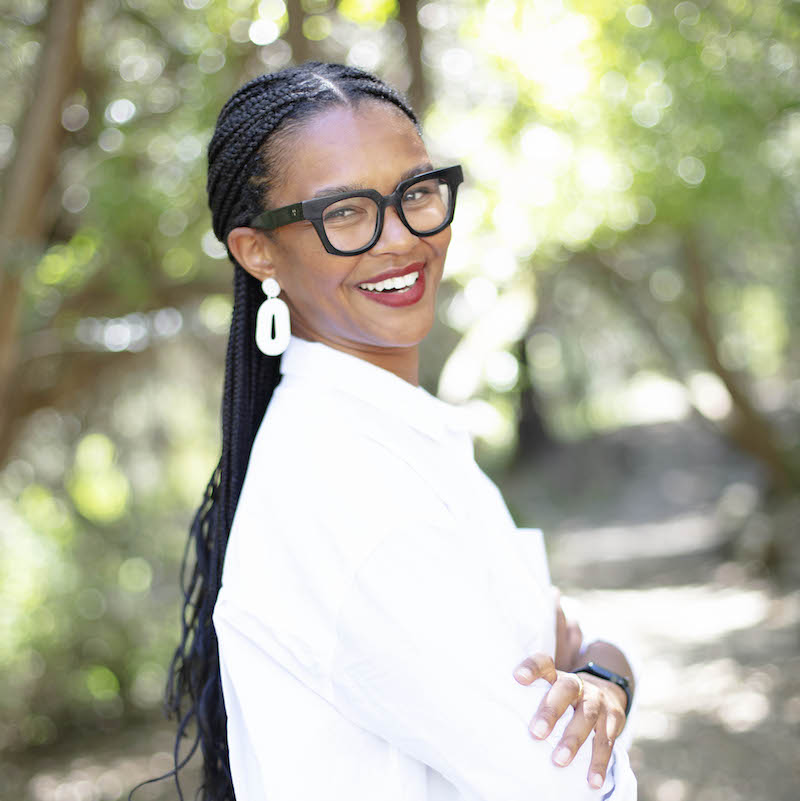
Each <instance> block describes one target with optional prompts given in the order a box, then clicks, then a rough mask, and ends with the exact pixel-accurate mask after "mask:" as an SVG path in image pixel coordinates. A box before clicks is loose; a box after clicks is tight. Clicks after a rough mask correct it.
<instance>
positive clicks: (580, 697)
mask: <svg viewBox="0 0 800 801" xmlns="http://www.w3.org/2000/svg"><path fill="white" fill-rule="evenodd" d="M573 675H574V676H575V678H576V679H577V680H578V681H579V682H580V683H581V686H580V689H579V690H578V697H577V698H576V699H575V702H574V703H573V706H574V707H576V708H577V706H578V704H579V703H580V702H581V701H583V688H584V683H583V679H582V678H581V677H580V676H579V675H578V674H577V673H574V674H573Z"/></svg>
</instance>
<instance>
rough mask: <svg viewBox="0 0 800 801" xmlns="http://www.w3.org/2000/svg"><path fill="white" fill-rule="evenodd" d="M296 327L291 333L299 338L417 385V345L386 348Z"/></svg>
mask: <svg viewBox="0 0 800 801" xmlns="http://www.w3.org/2000/svg"><path fill="white" fill-rule="evenodd" d="M298 327H299V326H298ZM298 327H295V330H293V331H292V334H294V336H296V337H299V338H300V339H305V340H307V341H309V342H321V343H322V344H323V345H327V346H328V347H330V348H334V349H335V350H340V351H342V353H349V354H350V355H351V356H355V357H356V358H357V359H363V360H364V361H365V362H369V363H370V364H374V365H375V366H376V367H380V368H382V369H383V370H388V371H389V372H390V373H394V374H395V375H396V376H397V377H398V378H402V379H403V381H408V383H409V384H413V385H414V386H415V387H417V386H419V345H409V346H407V347H396V348H387V347H378V346H375V345H361V344H355V343H349V342H339V341H336V340H330V339H327V338H322V337H319V336H314V335H313V334H311V333H310V332H308V331H304V330H302V329H301V330H297V328H298Z"/></svg>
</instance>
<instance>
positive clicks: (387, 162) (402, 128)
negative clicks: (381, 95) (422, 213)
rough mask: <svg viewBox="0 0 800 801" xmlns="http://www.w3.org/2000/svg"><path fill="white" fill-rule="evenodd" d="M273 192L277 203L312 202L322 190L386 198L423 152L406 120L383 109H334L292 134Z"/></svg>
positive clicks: (376, 105)
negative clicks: (356, 190)
mask: <svg viewBox="0 0 800 801" xmlns="http://www.w3.org/2000/svg"><path fill="white" fill-rule="evenodd" d="M287 144H288V147H287V148H286V151H285V152H286V157H287V164H286V168H285V170H284V172H283V181H281V185H280V186H279V187H277V188H278V193H279V195H280V197H281V200H282V201H285V202H287V203H293V202H296V201H299V200H304V199H307V198H310V197H312V196H313V195H314V194H315V193H317V192H319V191H320V190H323V189H325V188H326V187H343V186H348V187H349V186H353V187H361V188H374V189H378V190H379V191H380V192H382V193H384V194H385V193H388V192H391V191H392V190H393V189H394V188H395V186H396V185H397V183H398V182H399V180H400V178H401V176H402V175H403V174H404V173H405V172H407V171H408V170H409V169H411V168H412V167H416V166H418V165H424V164H425V163H426V162H428V160H429V157H428V152H427V150H426V149H425V145H424V144H423V142H422V139H421V138H420V135H419V133H418V132H417V129H416V128H415V127H414V124H413V123H412V122H411V120H410V119H409V118H408V117H407V116H406V115H405V114H404V113H403V112H402V111H400V109H398V108H395V107H394V106H391V105H389V104H388V103H381V102H372V101H365V102H362V103H361V104H360V105H358V106H356V107H355V108H351V107H346V106H335V107H333V108H330V109H327V110H326V111H323V112H322V113H320V114H318V115H316V116H314V117H312V118H311V119H310V120H308V121H307V122H305V123H304V124H303V125H302V126H301V127H300V128H298V129H297V130H296V131H294V132H293V133H292V136H291V138H290V141H289V142H288V143H287Z"/></svg>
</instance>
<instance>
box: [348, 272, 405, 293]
mask: <svg viewBox="0 0 800 801" xmlns="http://www.w3.org/2000/svg"><path fill="white" fill-rule="evenodd" d="M418 278H419V272H414V273H409V274H408V275H400V276H397V278H387V279H386V280H385V281H378V283H377V284H367V283H364V284H359V287H360V288H361V289H366V290H369V291H370V292H386V290H389V289H406V288H407V287H410V286H411V285H412V284H415V283H416V282H417V279H418Z"/></svg>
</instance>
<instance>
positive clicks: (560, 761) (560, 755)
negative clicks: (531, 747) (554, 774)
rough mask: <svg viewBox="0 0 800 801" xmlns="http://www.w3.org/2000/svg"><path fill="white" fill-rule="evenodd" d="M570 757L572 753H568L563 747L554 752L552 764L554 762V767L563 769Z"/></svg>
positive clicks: (567, 749)
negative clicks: (558, 766)
mask: <svg viewBox="0 0 800 801" xmlns="http://www.w3.org/2000/svg"><path fill="white" fill-rule="evenodd" d="M571 756H572V753H571V752H570V750H569V748H567V747H566V746H563V747H562V748H559V749H558V751H556V755H555V756H554V757H553V762H555V763H556V765H561V766H562V767H563V766H564V765H566V764H567V762H569V760H570V757H571Z"/></svg>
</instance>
